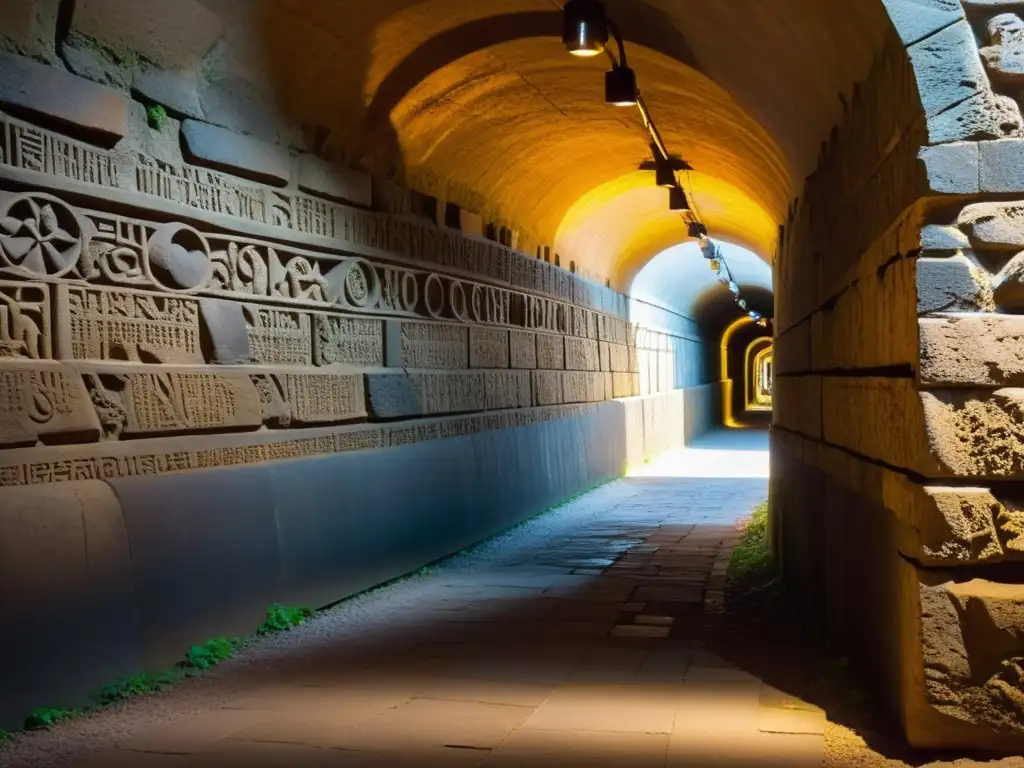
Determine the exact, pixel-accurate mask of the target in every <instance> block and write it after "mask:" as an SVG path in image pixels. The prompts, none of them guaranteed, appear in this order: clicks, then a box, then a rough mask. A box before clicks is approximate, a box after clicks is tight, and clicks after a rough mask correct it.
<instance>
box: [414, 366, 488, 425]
mask: <svg viewBox="0 0 1024 768" xmlns="http://www.w3.org/2000/svg"><path fill="white" fill-rule="evenodd" d="M410 378H411V379H412V383H413V386H414V388H415V391H416V393H417V395H418V397H419V406H420V411H419V412H420V413H422V414H423V415H430V414H434V413H459V412H468V411H482V410H484V408H485V407H486V405H487V401H486V393H485V385H484V374H482V373H414V374H410Z"/></svg>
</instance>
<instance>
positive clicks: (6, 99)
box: [0, 51, 128, 145]
mask: <svg viewBox="0 0 1024 768" xmlns="http://www.w3.org/2000/svg"><path fill="white" fill-rule="evenodd" d="M0 104H6V105H9V106H13V107H18V108H20V109H24V110H27V111H28V112H32V113H35V114H37V115H40V116H41V117H43V118H48V119H51V120H55V121H57V122H59V123H61V124H64V125H66V126H68V128H69V130H70V132H73V133H79V134H83V133H84V134H86V135H87V136H88V137H89V138H95V139H96V140H97V141H100V142H102V143H104V144H107V145H113V144H115V143H116V142H117V141H119V140H120V139H122V138H124V137H125V135H127V133H128V104H127V100H126V99H125V97H124V95H123V94H121V93H119V92H118V91H115V90H113V89H112V88H107V87H106V86H102V85H98V84H96V83H93V82H90V81H89V80H85V79H83V78H81V77H77V76H75V75H72V74H70V73H68V72H65V71H63V70H60V69H57V68H55V67H50V66H47V65H45V64H40V63H39V62H36V61H32V60H31V59H26V58H23V57H21V56H16V55H14V54H10V53H5V52H2V51H0Z"/></svg>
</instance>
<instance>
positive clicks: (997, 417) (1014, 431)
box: [887, 388, 1024, 480]
mask: <svg viewBox="0 0 1024 768" xmlns="http://www.w3.org/2000/svg"><path fill="white" fill-rule="evenodd" d="M920 398H921V408H922V409H923V415H924V422H925V424H924V425H923V426H926V428H927V432H926V434H927V436H928V442H929V445H930V448H931V453H932V455H933V456H934V457H935V459H936V460H937V461H938V464H939V471H940V472H941V473H942V474H941V475H938V476H941V477H951V476H952V477H973V478H990V479H1000V480H1020V479H1024V448H1022V446H1024V389H1016V388H1006V389H998V390H995V391H994V392H993V391H989V390H970V389H964V390H948V391H928V392H921V393H920ZM908 406H909V404H908ZM904 420H906V419H904ZM893 423H898V422H895V421H894V422H893ZM908 427H909V424H908ZM887 428H889V429H892V425H891V424H890V425H888V427H887ZM893 431H894V433H895V432H897V431H898V432H899V433H900V434H902V435H907V434H912V433H911V432H910V430H909V428H908V429H907V430H906V431H904V430H903V429H900V430H893ZM924 433H925V432H924V430H922V431H921V432H918V433H917V434H924ZM896 466H905V467H907V468H913V467H912V466H911V465H908V464H902V465H900V464H896ZM920 469H926V467H925V466H921V467H920ZM933 471H934V470H933ZM921 474H924V475H925V476H929V475H931V476H933V477H934V476H936V475H934V474H932V473H931V472H928V471H923V472H921Z"/></svg>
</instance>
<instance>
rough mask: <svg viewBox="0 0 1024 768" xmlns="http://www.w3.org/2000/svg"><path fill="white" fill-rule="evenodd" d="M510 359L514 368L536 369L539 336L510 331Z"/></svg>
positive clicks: (527, 332)
mask: <svg viewBox="0 0 1024 768" xmlns="http://www.w3.org/2000/svg"><path fill="white" fill-rule="evenodd" d="M509 357H510V363H511V366H512V367H513V368H526V369H531V370H532V369H533V368H536V367H537V334H535V333H533V332H531V331H509Z"/></svg>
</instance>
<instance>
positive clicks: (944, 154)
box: [918, 142, 979, 195]
mask: <svg viewBox="0 0 1024 768" xmlns="http://www.w3.org/2000/svg"><path fill="white" fill-rule="evenodd" d="M918 157H920V158H921V160H922V161H924V165H925V170H926V172H927V174H928V184H929V186H930V187H931V190H932V191H933V192H942V193H945V194H962V195H967V194H971V193H975V192H977V191H978V185H979V152H978V145H977V144H975V143H973V142H962V143H958V144H940V145H939V146H935V147H924V148H923V149H922V150H921V151H920V153H919V154H918Z"/></svg>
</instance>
